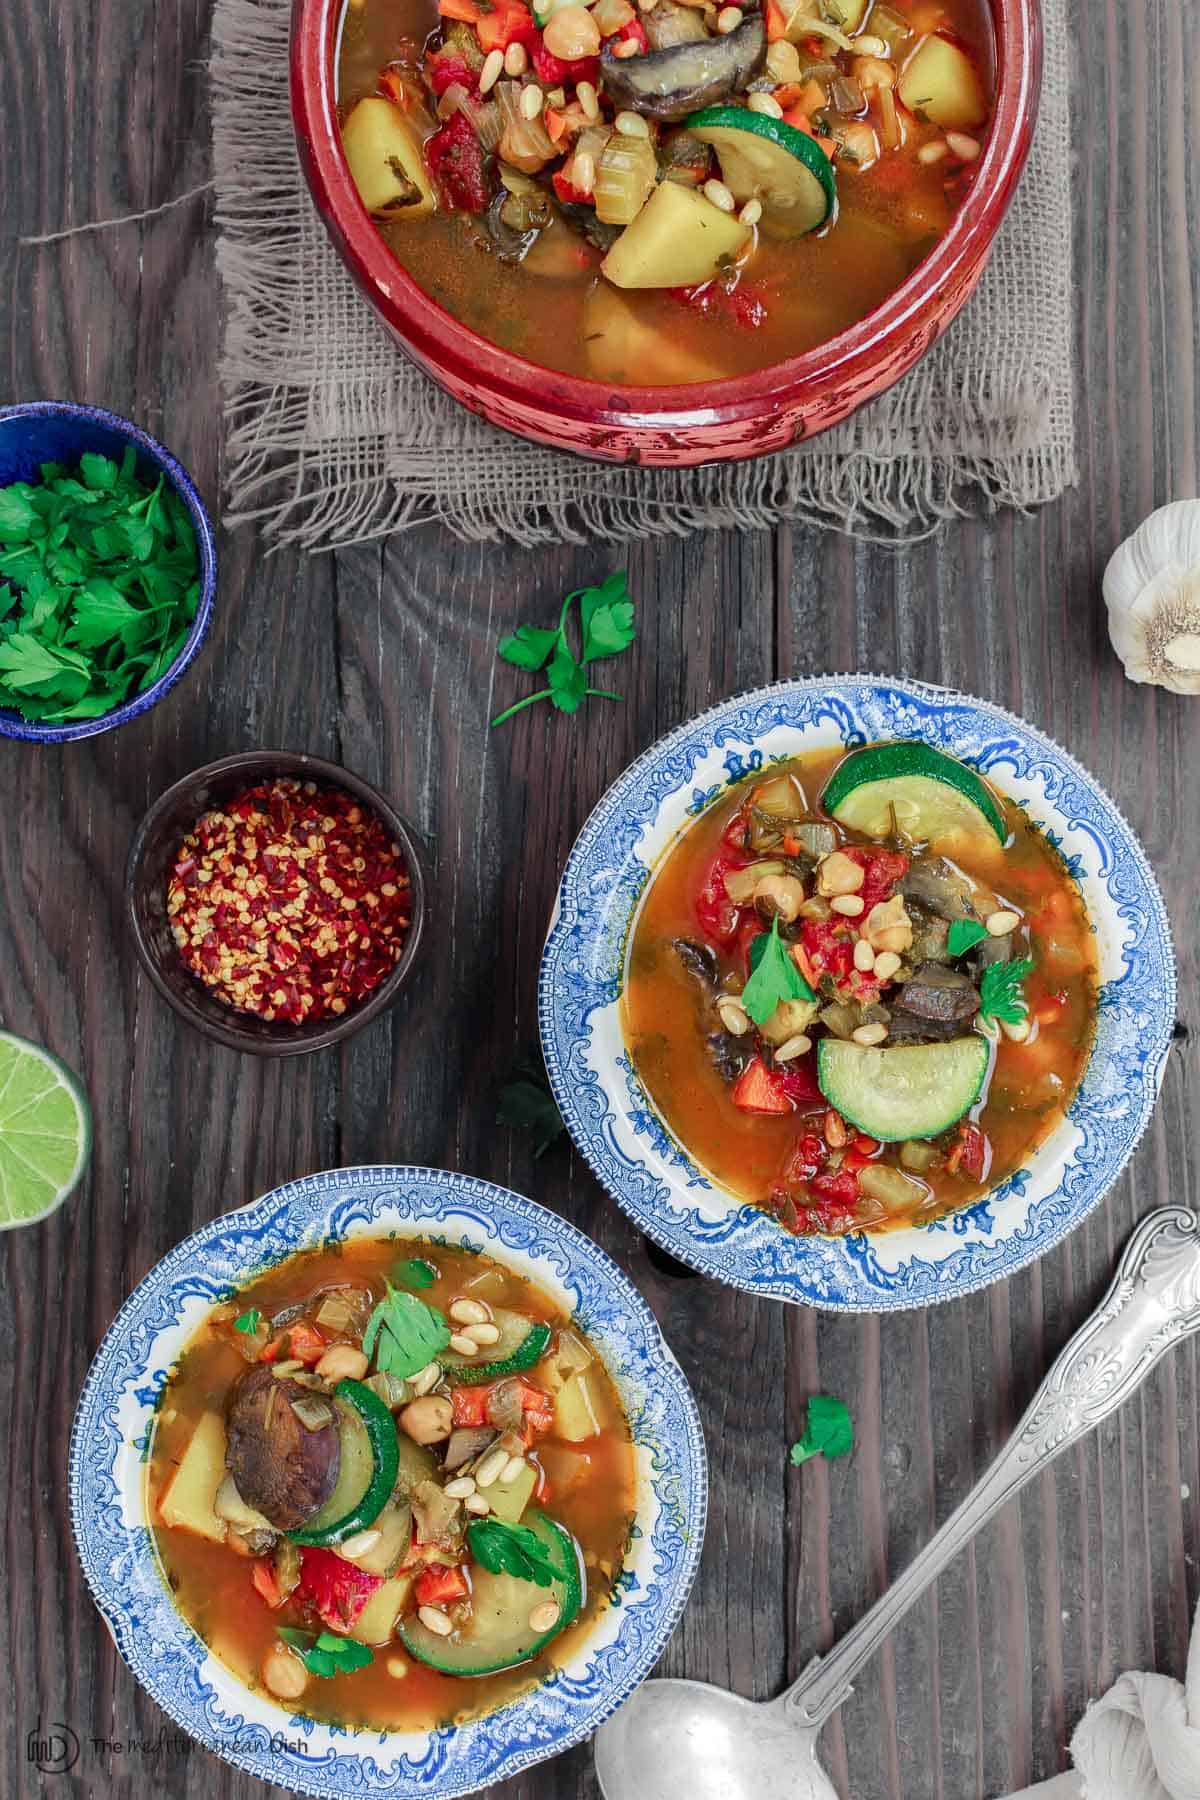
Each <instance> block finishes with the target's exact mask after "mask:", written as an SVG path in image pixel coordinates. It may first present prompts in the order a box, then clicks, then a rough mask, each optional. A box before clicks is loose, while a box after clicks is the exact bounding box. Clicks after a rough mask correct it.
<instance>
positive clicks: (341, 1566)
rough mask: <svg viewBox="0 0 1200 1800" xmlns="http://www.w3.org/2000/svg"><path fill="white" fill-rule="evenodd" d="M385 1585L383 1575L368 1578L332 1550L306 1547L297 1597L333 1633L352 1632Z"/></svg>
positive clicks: (301, 1560)
mask: <svg viewBox="0 0 1200 1800" xmlns="http://www.w3.org/2000/svg"><path fill="white" fill-rule="evenodd" d="M382 1586H383V1576H382V1575H368V1574H367V1573H366V1571H365V1570H364V1569H356V1568H355V1566H354V1564H353V1563H351V1562H347V1561H346V1560H345V1558H344V1557H341V1556H335V1555H334V1553H333V1551H332V1550H322V1549H319V1548H318V1547H317V1546H315V1545H312V1544H305V1545H304V1546H303V1548H302V1549H301V1551H300V1582H299V1585H298V1586H297V1588H296V1589H295V1595H296V1598H297V1599H299V1600H306V1601H307V1602H308V1604H309V1605H310V1606H311V1607H312V1609H313V1611H314V1612H315V1613H316V1614H317V1617H318V1618H319V1619H320V1620H321V1622H322V1624H324V1625H327V1626H328V1627H329V1629H330V1631H349V1630H350V1627H351V1626H352V1625H353V1624H354V1623H355V1621H356V1620H357V1619H358V1616H359V1614H360V1613H361V1612H362V1610H363V1608H364V1607H365V1606H366V1604H367V1601H368V1600H369V1599H370V1598H371V1595H372V1594H373V1593H374V1592H375V1590H376V1588H380V1587H382Z"/></svg>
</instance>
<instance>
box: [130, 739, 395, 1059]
mask: <svg viewBox="0 0 1200 1800" xmlns="http://www.w3.org/2000/svg"><path fill="white" fill-rule="evenodd" d="M280 776H290V777H292V778H294V779H296V780H299V781H315V782H317V783H319V785H320V786H322V787H330V788H341V789H342V791H343V792H344V793H347V794H352V795H353V797H354V798H355V799H356V800H358V801H360V802H361V803H362V805H363V806H366V807H369V808H370V810H371V811H372V812H373V813H375V814H376V816H377V817H378V818H379V819H380V820H382V822H383V824H384V825H385V826H386V828H387V830H388V831H389V832H390V833H391V836H392V838H393V839H394V840H395V842H396V843H397V844H399V846H400V849H401V852H402V854H403V856H404V862H405V866H406V870H407V874H408V880H409V887H410V891H411V894H412V914H411V919H410V923H409V927H408V936H407V938H406V939H405V942H404V949H403V951H402V952H401V956H400V960H399V962H398V963H397V964H396V966H395V968H394V969H393V970H392V972H391V974H390V975H386V976H385V977H384V979H383V980H382V981H381V982H380V983H379V986H378V987H377V988H376V989H375V990H374V991H373V992H372V993H371V994H369V995H368V996H367V998H366V999H365V1000H364V1001H363V1002H362V1003H361V1005H359V1006H356V1007H354V1008H353V1010H351V1011H350V1012H346V1013H343V1014H342V1015H341V1017H340V1018H336V1019H330V1018H324V1019H316V1020H312V1021H310V1022H308V1023H306V1024H303V1025H290V1024H287V1023H286V1022H284V1021H279V1020H269V1019H259V1018H256V1017H255V1016H254V1015H253V1014H252V1013H243V1012H237V1011H235V1010H234V1008H233V1007H231V1006H227V1005H225V1003H224V1002H223V1001H221V1000H218V999H217V998H216V996H215V995H213V994H211V993H210V992H209V990H208V988H206V987H205V986H204V984H203V982H201V981H199V980H198V979H197V978H196V976H194V975H193V974H192V973H191V971H190V970H189V969H187V968H186V967H185V966H184V963H183V960H182V958H181V957H180V955H179V951H178V949H177V947H176V944H175V940H174V937H173V936H172V933H171V926H170V922H169V920H168V918H167V878H168V875H169V874H170V869H171V864H172V862H173V860H174V857H175V853H176V851H177V850H178V848H179V845H180V842H181V840H182V839H183V837H184V835H185V834H186V833H187V832H188V831H190V830H191V828H192V826H193V825H194V824H195V822H196V820H197V819H198V818H199V817H200V815H201V813H203V812H205V811H207V810H208V808H209V807H211V806H214V805H219V804H220V803H221V802H222V801H226V800H232V799H233V798H234V797H235V795H237V794H240V793H243V792H244V791H245V789H246V788H248V787H254V786H255V785H256V784H257V783H259V782H262V781H274V780H277V779H278V778H279V777H280ZM427 874H428V871H427V868H426V860H425V849H424V846H423V844H422V843H421V840H420V838H419V837H418V836H417V834H416V832H415V831H414V829H413V827H412V826H411V825H410V824H409V823H408V821H407V820H406V819H404V818H402V817H401V815H400V814H399V813H398V812H397V811H396V810H395V808H394V807H393V806H392V805H391V804H390V802H389V801H387V800H385V799H384V797H383V795H382V794H381V793H380V792H379V791H378V789H377V788H373V787H372V786H371V785H370V783H369V782H366V781H364V780H363V779H362V777H361V776H359V775H352V774H351V773H350V771H349V769H342V768H339V767H338V765H337V764H336V763H329V762H323V761H322V760H321V758H320V757H318V756H303V755H300V754H298V753H297V752H295V751H291V750H245V751H242V752H240V753H239V754H238V755H236V756H223V757H222V758H221V760H220V762H214V763H208V764H206V766H205V767H204V768H202V769H196V770H195V771H194V772H193V773H192V774H191V775H185V776H184V778H183V780H182V781H177V782H176V783H175V785H174V787H170V788H168V789H167V791H166V793H165V794H160V796H159V798H158V799H157V800H156V801H155V802H154V805H153V806H152V807H151V808H150V810H149V812H148V813H147V814H146V816H145V818H144V819H143V820H142V822H141V824H140V825H139V826H138V828H137V832H136V833H135V835H134V839H133V843H132V845H131V847H130V851H129V863H128V866H127V868H126V872H125V896H126V904H127V906H128V909H129V922H130V924H131V926H132V927H133V941H134V943H135V945H136V946H137V953H138V956H139V958H140V959H141V964H142V967H143V968H144V969H145V971H146V973H147V975H148V976H149V977H150V979H151V981H152V982H153V983H154V985H155V987H156V988H157V989H158V991H159V993H160V994H161V995H162V997H163V999H164V1000H166V1001H168V1002H169V1004H170V1005H171V1006H173V1007H174V1008H175V1011H176V1012H177V1013H178V1014H179V1015H180V1017H181V1018H183V1019H186V1020H187V1022H188V1024H189V1025H194V1026H195V1028H196V1030H197V1031H202V1032H203V1033H204V1035H205V1036H206V1037H210V1038H215V1039H216V1041H217V1043H219V1044H224V1045H226V1047H227V1048H228V1049H230V1050H244V1051H247V1052H249V1053H250V1054H251V1055H254V1056H304V1055H306V1054H307V1053H308V1052H309V1051H312V1050H325V1049H327V1048H328V1047H329V1045H330V1044H338V1043H341V1042H342V1040H343V1039H344V1038H348V1037H352V1036H353V1034H354V1033H355V1032H356V1031H359V1030H361V1028H362V1027H363V1026H364V1025H366V1024H368V1023H369V1021H370V1020H371V1019H376V1018H378V1017H379V1014H380V1013H381V1012H384V1011H385V1010H386V1009H387V1008H388V1007H389V1006H391V1005H392V1003H393V1001H394V1000H395V999H396V998H397V996H398V995H399V993H400V990H401V988H402V987H403V986H404V984H405V982H406V981H407V980H408V978H409V975H410V974H411V973H412V968H413V964H414V963H415V962H416V959H417V955H418V952H419V950H420V946H421V936H422V931H423V928H424V924H425V896H426V882H427Z"/></svg>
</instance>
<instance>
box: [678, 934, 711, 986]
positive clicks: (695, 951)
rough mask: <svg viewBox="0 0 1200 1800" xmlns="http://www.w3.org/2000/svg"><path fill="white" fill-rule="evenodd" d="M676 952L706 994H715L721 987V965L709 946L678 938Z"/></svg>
mask: <svg viewBox="0 0 1200 1800" xmlns="http://www.w3.org/2000/svg"><path fill="white" fill-rule="evenodd" d="M674 950H675V954H676V956H677V957H678V958H679V960H680V962H681V963H682V964H683V966H684V968H685V969H686V970H687V972H688V974H689V975H693V976H695V978H696V980H697V981H698V982H699V983H700V985H701V987H702V988H704V989H705V991H706V992H707V991H712V992H715V991H716V989H717V988H719V987H720V985H721V965H720V964H719V963H718V961H717V957H716V952H715V951H714V950H713V949H712V948H711V947H710V946H709V945H708V944H697V943H696V942H695V941H694V940H693V939H692V938H676V939H675V942H674Z"/></svg>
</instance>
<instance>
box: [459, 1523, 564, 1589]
mask: <svg viewBox="0 0 1200 1800" xmlns="http://www.w3.org/2000/svg"><path fill="white" fill-rule="evenodd" d="M467 1544H468V1546H469V1548H470V1551H471V1555H472V1556H473V1557H474V1558H475V1561H476V1562H477V1563H481V1564H482V1565H483V1567H484V1568H485V1569H488V1570H490V1572H491V1573H492V1574H493V1575H515V1576H516V1578H517V1580H518V1581H532V1582H534V1583H535V1584H536V1585H537V1586H538V1587H549V1586H550V1583H551V1582H552V1581H554V1580H555V1579H556V1578H557V1579H559V1580H561V1578H562V1575H563V1571H562V1569H560V1568H559V1567H558V1564H557V1563H556V1562H554V1561H553V1560H552V1559H551V1558H550V1557H549V1556H548V1555H547V1554H546V1547H545V1545H544V1544H543V1543H542V1540H541V1538H540V1537H539V1536H538V1535H537V1533H536V1531H531V1530H530V1529H529V1527H528V1525H507V1524H505V1522H504V1520H503V1519H476V1520H474V1521H473V1522H472V1523H471V1524H470V1525H468V1526H467Z"/></svg>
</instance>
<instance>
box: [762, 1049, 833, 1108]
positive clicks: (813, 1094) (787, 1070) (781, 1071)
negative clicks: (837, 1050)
mask: <svg viewBox="0 0 1200 1800" xmlns="http://www.w3.org/2000/svg"><path fill="white" fill-rule="evenodd" d="M774 1079H775V1082H776V1085H777V1086H778V1087H779V1089H780V1091H781V1092H782V1093H783V1094H785V1095H786V1096H787V1098H788V1099H789V1100H790V1101H791V1103H792V1105H793V1106H794V1107H795V1108H796V1109H797V1111H798V1112H803V1111H804V1109H805V1107H807V1106H811V1105H813V1104H814V1103H815V1104H816V1105H818V1106H820V1107H821V1108H824V1105H825V1097H824V1095H823V1094H822V1092H821V1090H820V1088H819V1087H818V1086H817V1053H816V1051H815V1050H810V1051H809V1052H808V1055H807V1056H797V1057H795V1058H794V1059H793V1060H792V1061H791V1062H789V1063H786V1064H783V1065H777V1066H776V1068H775V1070H774Z"/></svg>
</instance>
